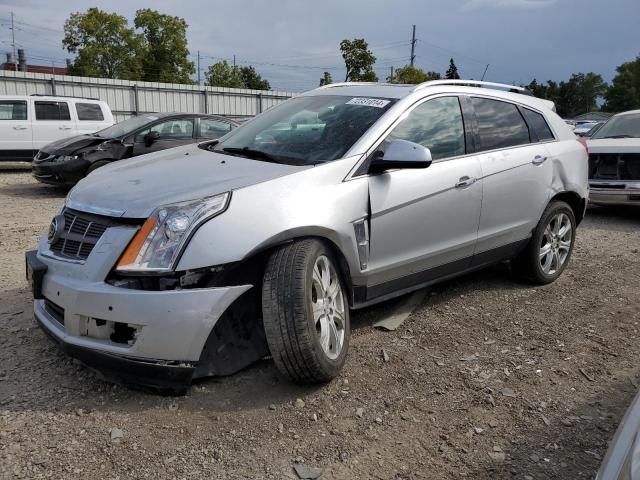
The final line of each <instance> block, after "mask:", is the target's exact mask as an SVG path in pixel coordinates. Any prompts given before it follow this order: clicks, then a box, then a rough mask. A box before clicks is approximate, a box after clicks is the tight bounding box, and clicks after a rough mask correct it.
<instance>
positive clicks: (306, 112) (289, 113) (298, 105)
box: [213, 95, 395, 165]
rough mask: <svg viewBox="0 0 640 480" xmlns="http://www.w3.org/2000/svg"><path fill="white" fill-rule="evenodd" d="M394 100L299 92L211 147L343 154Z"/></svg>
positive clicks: (273, 153)
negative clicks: (306, 94)
mask: <svg viewBox="0 0 640 480" xmlns="http://www.w3.org/2000/svg"><path fill="white" fill-rule="evenodd" d="M394 101H395V100H391V99H386V98H385V99H383V98H363V97H350V96H339V95H319V96H308V97H297V98H293V99H291V100H288V101H286V102H284V103H282V104H281V105H278V106H277V107H274V108H272V109H271V110H267V111H266V112H265V113H263V114H261V115H260V116H259V117H257V118H256V119H255V120H253V121H251V122H249V123H248V124H246V125H243V126H241V127H240V128H238V129H236V130H234V131H233V132H231V133H230V134H229V135H228V136H227V137H226V138H224V139H223V140H222V141H221V142H220V143H219V144H217V145H216V146H215V148H214V149H213V151H216V152H220V153H226V154H231V155H241V156H245V157H248V158H253V159H256V160H263V161H271V162H276V163H287V164H290V165H312V164H316V163H324V162H330V161H333V160H336V159H338V158H342V156H343V155H344V154H345V153H346V152H347V150H349V148H351V146H352V145H353V144H354V143H355V142H356V140H358V139H359V138H360V137H361V136H362V135H363V134H364V132H366V131H367V130H368V129H369V127H371V125H373V124H374V123H375V122H376V121H377V120H378V119H379V118H380V117H381V116H382V114H383V113H384V112H386V111H387V110H388V109H389V108H390V107H391V105H392V104H393V102H394Z"/></svg>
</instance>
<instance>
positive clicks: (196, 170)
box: [66, 145, 313, 218]
mask: <svg viewBox="0 0 640 480" xmlns="http://www.w3.org/2000/svg"><path fill="white" fill-rule="evenodd" d="M307 168H313V167H310V166H302V167H301V166H293V165H282V164H276V163H268V162H262V161H257V160H251V159H248V158H243V157H235V156H229V155H222V154H219V153H213V152H209V151H207V150H202V149H200V148H198V147H197V146H196V145H188V146H186V147H177V148H172V149H169V150H163V151H162V152H158V153H151V154H148V155H143V156H140V157H136V158H132V159H128V160H120V161H118V162H114V163H112V164H110V165H107V166H105V167H102V168H100V169H98V170H96V171H95V172H93V173H92V174H90V175H89V176H87V177H86V178H85V179H83V180H81V181H80V182H79V183H78V184H77V185H76V186H75V187H74V188H73V189H72V190H71V191H70V192H69V195H68V196H67V200H66V205H67V206H68V207H69V208H74V209H76V210H81V211H86V212H93V213H97V214H103V215H109V216H118V217H128V218H146V217H148V216H149V215H150V214H151V212H153V210H155V209H156V208H157V207H159V206H161V205H167V204H171V203H176V202H182V201H188V200H195V199H198V198H204V197H209V196H212V195H216V194H219V193H223V192H228V191H230V190H235V189H238V188H242V187H246V186H249V185H254V184H257V183H261V182H265V181H268V180H271V179H274V178H278V177H281V176H284V175H288V174H291V173H294V172H297V171H301V170H305V169H307ZM232 201H233V200H232Z"/></svg>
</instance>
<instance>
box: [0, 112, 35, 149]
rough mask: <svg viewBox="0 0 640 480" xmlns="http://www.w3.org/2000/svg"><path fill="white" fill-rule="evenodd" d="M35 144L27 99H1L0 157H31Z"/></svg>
mask: <svg viewBox="0 0 640 480" xmlns="http://www.w3.org/2000/svg"><path fill="white" fill-rule="evenodd" d="M32 156H33V144H32V139H31V122H30V121H29V120H28V117H27V101H26V100H0V158H2V159H5V160H24V159H31V158H32Z"/></svg>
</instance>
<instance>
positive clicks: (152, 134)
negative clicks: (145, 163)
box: [144, 131, 160, 147]
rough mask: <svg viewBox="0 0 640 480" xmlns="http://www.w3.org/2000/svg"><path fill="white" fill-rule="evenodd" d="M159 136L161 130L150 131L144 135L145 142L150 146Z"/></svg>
mask: <svg viewBox="0 0 640 480" xmlns="http://www.w3.org/2000/svg"><path fill="white" fill-rule="evenodd" d="M159 138H160V132H156V131H152V132H149V133H147V134H146V135H145V136H144V144H145V145H146V146H147V147H150V146H151V145H153V142H155V141H156V140H158V139H159Z"/></svg>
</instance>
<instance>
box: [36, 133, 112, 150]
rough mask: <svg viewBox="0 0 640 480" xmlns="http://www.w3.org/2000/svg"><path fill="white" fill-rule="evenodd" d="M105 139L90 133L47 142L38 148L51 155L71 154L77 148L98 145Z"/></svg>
mask: <svg viewBox="0 0 640 480" xmlns="http://www.w3.org/2000/svg"><path fill="white" fill-rule="evenodd" d="M105 141H107V139H106V138H98V137H94V136H92V135H77V136H75V137H69V138H63V139H61V140H56V141H55V142H51V143H48V144H47V145H45V146H44V147H42V148H41V149H40V150H41V151H43V152H45V153H49V154H52V155H72V154H74V153H76V152H77V151H78V150H82V149H85V148H87V147H91V146H94V145H99V144H101V143H102V142H105Z"/></svg>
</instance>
